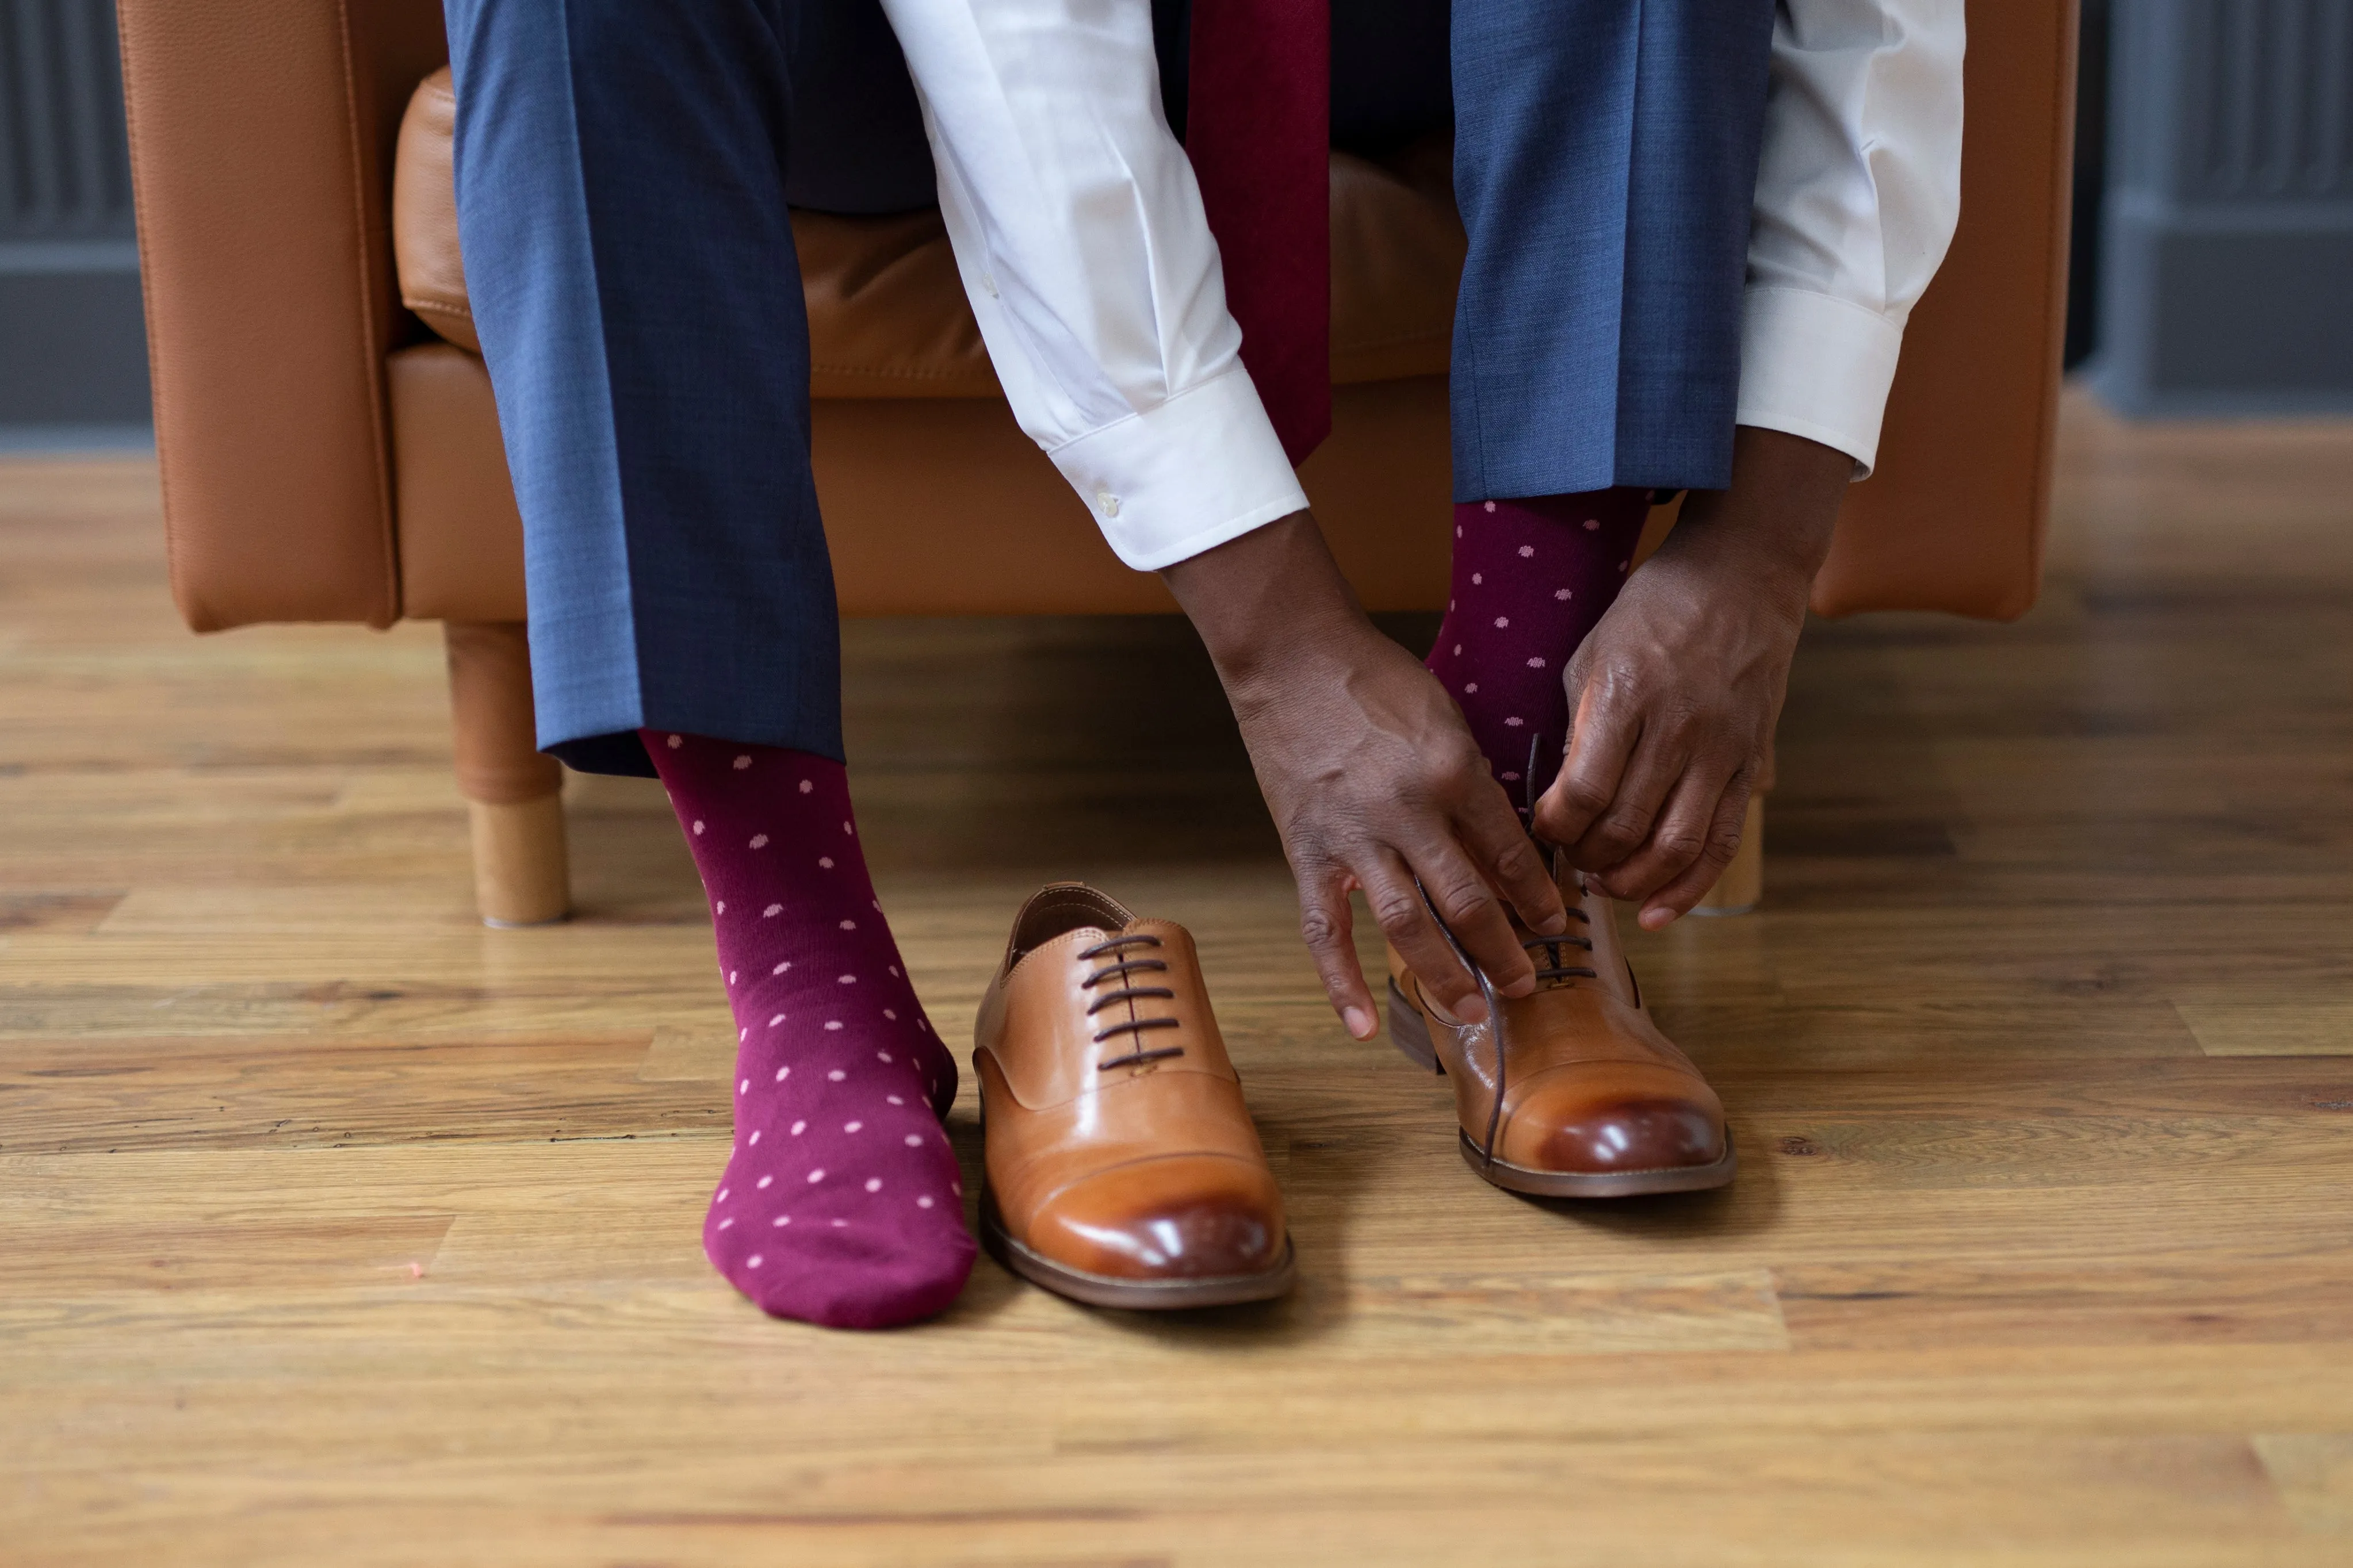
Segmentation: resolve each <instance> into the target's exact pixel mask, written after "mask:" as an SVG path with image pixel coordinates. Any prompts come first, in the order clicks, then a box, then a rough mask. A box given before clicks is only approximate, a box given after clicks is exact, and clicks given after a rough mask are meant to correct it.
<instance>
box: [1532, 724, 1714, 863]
mask: <svg viewBox="0 0 2353 1568" xmlns="http://www.w3.org/2000/svg"><path fill="white" fill-rule="evenodd" d="M1690 762H1691V754H1690V752H1688V751H1687V750H1686V749H1685V748H1684V747H1683V743H1682V741H1681V738H1680V736H1679V734H1678V733H1677V731H1675V730H1670V729H1669V728H1668V727H1667V726H1665V725H1646V726H1645V727H1644V728H1643V731H1642V733H1641V738H1640V739H1639V740H1637V741H1636V742H1635V744H1634V752H1633V755H1632V756H1631V757H1630V758H1628V759H1627V762H1626V766H1625V769H1624V771H1623V772H1622V773H1620V776H1619V779H1618V791H1617V794H1616V795H1614V796H1613V797H1612V798H1611V800H1610V802H1609V809H1608V810H1606V811H1604V812H1602V813H1601V815H1600V816H1598V817H1596V818H1595V819H1594V821H1593V824H1592V826H1589V827H1588V828H1587V829H1586V830H1585V833H1584V836H1583V837H1579V838H1577V839H1575V840H1573V841H1571V842H1570V843H1567V844H1566V845H1563V846H1562V847H1563V848H1565V849H1567V851H1568V858H1569V861H1570V863H1571V864H1573V865H1576V866H1577V867H1580V868H1583V869H1585V870H1588V871H1607V870H1609V869H1610V868H1613V867H1616V866H1619V865H1621V864H1623V863H1624V861H1625V860H1626V858H1628V857H1629V856H1630V855H1632V854H1633V853H1634V852H1635V851H1636V850H1638V849H1640V848H1641V847H1642V846H1643V845H1644V844H1646V843H1648V842H1649V841H1650V837H1651V828H1652V826H1655V825H1656V824H1657V822H1658V820H1659V814H1660V812H1661V811H1662V810H1663V809H1664V808H1665V806H1666V804H1667V798H1668V796H1669V795H1672V794H1673V793H1674V789H1675V786H1676V785H1677V784H1680V783H1682V782H1683V774H1684V773H1685V772H1687V771H1688V769H1689V766H1690Z"/></svg>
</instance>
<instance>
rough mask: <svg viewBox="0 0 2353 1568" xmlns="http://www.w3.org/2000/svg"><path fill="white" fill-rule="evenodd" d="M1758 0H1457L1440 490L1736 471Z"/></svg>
mask: <svg viewBox="0 0 2353 1568" xmlns="http://www.w3.org/2000/svg"><path fill="white" fill-rule="evenodd" d="M1772 39H1773V5H1772V0H1476V3H1474V0H1460V3H1458V4H1457V5H1455V6H1454V24H1453V71H1454V124H1455V141H1454V194H1455V200H1456V202H1457V203H1458V205H1460V206H1461V210H1462V219H1463V225H1464V226H1465V227H1466V228H1467V229H1468V230H1469V231H1470V237H1471V252H1470V257H1469V259H1468V261H1467V262H1466V263H1465V265H1464V267H1463V271H1462V290H1461V295H1460V296H1459V297H1458V299H1457V301H1456V306H1455V312H1454V363H1453V375H1452V382H1451V385H1452V393H1453V423H1454V499H1455V500H1466V501H1467V500H1488V499H1490V498H1495V497H1518V496H1546V495H1563V494H1568V493H1572V492H1575V491H1579V490H1598V489H1608V488H1609V487H1611V486H1616V485H1649V486H1653V487H1657V488H1661V489H1685V488H1690V489H1720V488H1722V487H1723V486H1724V485H1725V484H1727V483H1728V482H1730V479H1731V475H1732V432H1733V415H1734V412H1735V410H1736V407H1737V405H1738V397H1739V388H1740V311H1741V285H1742V280H1743V278H1744V275H1745V273H1746V257H1747V247H1748V227H1749V212H1750V208H1751V205H1752V204H1753V203H1754V200H1755V195H1756V190H1757V155H1758V153H1759V151H1760V149H1761V147H1762V143H1763V137H1764V123H1765V89H1766V80H1767V67H1768V63H1769V61H1770V58H1771V50H1772Z"/></svg>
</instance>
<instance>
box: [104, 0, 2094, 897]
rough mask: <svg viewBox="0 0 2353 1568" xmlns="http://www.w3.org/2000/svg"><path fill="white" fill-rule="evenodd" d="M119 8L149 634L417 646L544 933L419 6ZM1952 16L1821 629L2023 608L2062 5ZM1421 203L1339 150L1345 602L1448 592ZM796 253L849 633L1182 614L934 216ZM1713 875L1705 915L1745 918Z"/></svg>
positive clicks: (558, 828) (2054, 232) (2044, 392)
mask: <svg viewBox="0 0 2353 1568" xmlns="http://www.w3.org/2000/svg"><path fill="white" fill-rule="evenodd" d="M119 9H120V14H121V37H122V52H123V65H124V82H125V89H126V98H127V100H128V103H129V107H130V130H131V156H132V173H133V176H134V181H135V188H136V195H137V202H138V212H139V234H140V246H141V254H142V277H143V279H144V287H145V290H146V302H147V328H148V339H149V345H150V350H151V353H152V357H153V370H154V387H155V426H156V440H157V446H158V448H159V452H160V456H161V459H162V466H163V480H164V521H165V529H166V536H167V541H168V548H169V553H170V559H171V571H172V584H173V592H174V596H175V598H176V600H177V602H178V604H179V605H180V608H181V611H182V613H183V614H184V615H185V617H186V618H187V621H188V623H189V625H190V626H192V627H194V628H195V630H198V631H214V630H219V629H222V628H225V627H229V626H243V625H248V624H251V623H255V622H263V621H353V622H358V623H361V624H364V625H367V626H379V627H380V626H389V625H390V624H391V623H393V622H394V621H396V620H398V619H401V618H402V617H404V616H406V617H411V618H425V619H436V620H439V621H441V622H443V623H444V626H445V628H446V631H447V637H448V652H449V673H450V701H451V707H452V709H453V710H454V715H455V728H456V740H457V769H458V781H459V787H460V789H461V791H462V792H463V794H464V795H465V796H466V798H467V800H468V801H469V802H470V805H471V811H472V817H473V832H474V853H475V866H476V881H477V889H478V892H479V895H480V903H481V908H482V912H483V914H484V916H485V918H487V919H491V920H492V921H499V922H501V923H507V922H514V923H525V922H531V921H542V920H548V919H554V918H555V917H557V916H559V915H561V914H562V913H563V912H564V910H565V906H566V904H567V902H568V895H567V892H566V884H565V846H564V826H563V813H562V807H561V805H560V804H559V798H558V787H559V782H560V779H559V770H558V768H557V765H556V764H555V763H554V761H552V760H551V759H549V758H546V757H543V756H542V755H540V754H539V753H538V752H537V751H536V750H535V749H534V747H533V730H532V713H531V689H530V679H529V675H530V667H529V655H528V653H527V651H526V650H525V647H524V644H523V638H522V618H523V584H522V532H521V525H520V523H519V521H518V520H517V518H516V514H515V510H514V500H513V496H512V490H511V489H510V486H509V483H508V479H507V473H506V466H505V460H504V457H503V454H502V451H501V446H500V441H499V434H498V425H497V418H496V414H495V411H494V408H493V405H492V402H491V384H490V378H489V376H488V375H487V374H485V372H484V370H483V368H482V363H481V360H480V357H479V354H478V353H477V352H476V350H475V344H474V341H473V331H472V320H471V317H470V314H469V313H468V311H467V308H466V300H465V289H464V275H463V272H462V270H461V269H460V268H459V258H458V248H457V229H456V221H455V215H454V210H453V207H452V202H451V195H450V188H449V159H448V125H449V120H450V104H449V102H448V87H447V78H446V75H439V74H437V73H438V72H439V69H440V68H441V66H442V64H443V62H444V60H445V59H446V58H447V49H446V45H445V42H444V39H443V36H442V30H441V11H440V5H439V0H372V3H371V4H368V5H341V4H337V3H335V0H206V4H204V5H188V4H186V3H185V0H120V5H119ZM1969 24H1970V37H1969V46H1968V103H1969V113H1968V132H1967V146H1966V152H1965V164H1964V176H1963V202H1962V216H1961V223H1960V229H1959V232H1958V234H1957V237H1956V239H1955V241H1954V245H1953V248H1952V252H1951V255H1950V258H1949V259H1947V262H1946V264H1945V267H1944V269H1943V271H1942V272H1941V273H1940V274H1939V275H1938V277H1937V279H1936V283H1935V285H1934V286H1933V287H1932V288H1931V289H1930V290H1929V292H1928V294H1927V297H1926V299H1925V300H1923V301H1922V302H1921V304H1920V306H1919V308H1918V310H1917V311H1916V312H1915V315H1914V318H1913V321H1912V325H1911V328H1910V331H1909V334H1908V336H1907V339H1906V342H1905V356H1904V362H1903V368H1902V372H1901V374H1899V375H1898V377H1897V380H1896V384H1895V390H1894V397H1893V399H1892V401H1891V404H1890V406H1889V409H1888V415H1887V420H1886V426H1885V434H1884V437H1883V445H1882V448H1881V453H1880V461H1879V467H1878V470H1877V473H1876V474H1875V476H1874V477H1873V479H1870V480H1869V481H1867V482H1866V483H1864V484H1862V485H1859V486H1857V487H1856V488H1855V489H1854V491H1853V492H1852V498H1851V499H1850V500H1849V502H1848V504H1847V507H1846V510H1845V511H1844V513H1843V514H1842V515H1841V520H1840V524H1839V532H1838V538H1837V542H1836V545H1835V546H1834V548H1833V550H1832V552H1831V559H1830V562H1829V564H1828V565H1827V566H1825V568H1824V569H1823V571H1822V574H1821V576H1820V579H1819V580H1818V581H1817V583H1816V584H1815V589H1814V607H1815V608H1816V609H1817V610H1818V611H1820V613H1822V614H1824V615H1832V616H1836V615H1844V614H1849V613H1852V612H1854V611H1858V610H1868V609H1936V610H1948V611H1953V612H1957V613H1959V614H1962V615H1969V616H1989V617H1998V618H2008V617H2012V616H2018V615H2020V614H2022V613H2023V612H2024V611H2025V610H2026V608H2027V607H2028V605H2031V603H2032V602H2033V599H2034V595H2035V592H2036V587H2037V584H2038V581H2039V577H2040V571H2041V560H2042V533H2043V523H2044V519H2045V513H2046V510H2047V504H2048V493H2049V479H2050V466H2051V452H2052V431H2053V426H2054V423H2055V419H2056V396H2057V385H2058V366H2059V342H2060V328H2061V318H2062V313H2063V279H2064V272H2065V249H2066V234H2067V229H2066V214H2067V202H2068V166H2069V157H2070V142H2071V132H2072V122H2073V80H2074V71H2073V56H2074V33H2075V26H2074V7H2073V5H2072V4H2063V5H1998V6H1997V5H1983V6H1977V7H1973V8H1972V13H1971V16H1970V18H1969ZM1432 173H1433V172H1432V171H1430V170H1428V169H1424V168H1417V167H1415V166H1412V165H1410V164H1408V165H1405V166H1401V167H1398V168H1394V169H1390V168H1378V167H1375V166H1374V165H1372V164H1370V163H1364V162H1362V161H1360V160H1356V159H1352V158H1348V157H1346V156H1345V155H1335V157H1334V159H1333V171H1332V195H1333V201H1332V223H1333V230H1334V244H1333V247H1332V250H1333V258H1334V263H1333V265H1334V277H1333V375H1334V380H1335V384H1336V391H1335V416H1334V427H1333V434H1332V437H1331V438H1330V439H1329V440H1328V441H1327V442H1325V444H1324V447H1322V449H1320V450H1319V451H1318V452H1317V453H1316V454H1315V455H1314V458H1311V459H1310V460H1309V461H1308V463H1307V464H1306V465H1305V467H1304V468H1303V480H1304V482H1305V485H1306V488H1307V490H1308V493H1309V495H1310V497H1311V498H1312V499H1313V500H1314V506H1315V510H1316V514H1317V516H1318V517H1319V519H1321V521H1322V522H1323V525H1324V531H1325V532H1326V533H1327V534H1328V535H1329V537H1330V539H1331V542H1332V546H1333V550H1334V552H1335V554H1336V555H1337V556H1338V558H1339V561H1340V563H1341V565H1342V567H1343V568H1344V569H1345V571H1346V572H1347V574H1348V575H1349V577H1350V578H1351V580H1352V581H1353V582H1354V583H1355V584H1356V588H1357V591H1358V593H1359V594H1360V595H1362V596H1363V598H1364V600H1365V602H1366V605H1369V606H1370V607H1372V608H1375V609H1427V608H1435V607H1437V606H1438V605H1440V603H1442V601H1443V599H1444V595H1445V583H1446V569H1447V544H1448V530H1447V527H1446V520H1447V516H1448V512H1447V500H1448V441H1447V430H1446V397H1445V373H1446V357H1447V348H1448V342H1449V337H1450V322H1451V313H1452V308H1453V289H1454V283H1455V279H1456V276H1457V274H1458V272H1459V269H1460V267H1461V251H1462V240H1461V227H1460V225H1459V223H1458V222H1457V220H1456V218H1455V216H1454V213H1453V209H1452V206H1451V200H1450V198H1449V197H1448V196H1447V195H1446V192H1445V184H1444V174H1443V168H1442V165H1441V166H1440V168H1439V169H1438V170H1436V171H1435V172H1434V173H1435V177H1432ZM794 232H795V237H796V239H797V244H798V246H799V248H800V253H801V266H802V270H803V274H804V277H805V279H806V285H807V296H808V306H809V320H810V339H811V345H812V351H813V353H812V358H813V360H814V362H815V384H814V389H813V390H814V392H815V395H816V406H815V417H814V426H815V436H814V439H815V445H816V464H817V477H818V491H819V495H820V499H821V500H822V502H823V505H824V510H825V518H826V528H827V534H828V539H829V541H830V542H831V545H832V550H833V557H834V570H835V576H836V580H837V582H838V584H839V594H840V599H841V605H842V609H843V610H844V612H845V613H848V614H850V615H1036V614H1077V613H1097V612H1106V611H1156V610H1168V609H1173V608H1174V605H1173V603H1172V602H1171V601H1170V599H1169V598H1168V596H1167V595H1166V592H1165V591H1164V590H1163V589H1162V587H1161V585H1160V584H1159V582H1158V580H1157V579H1156V578H1155V577H1152V576H1150V575H1147V574H1137V573H1133V572H1130V571H1128V570H1127V569H1126V568H1124V567H1123V566H1122V565H1121V564H1120V563H1118V561H1117V560H1116V559H1115V558H1114V557H1113V555H1112V554H1111V552H1110V550H1109V549H1108V547H1107V546H1105V545H1104V544H1103V542H1102V540H1101V538H1100V537H1099V535H1098V534H1097V533H1096V531H1095V528H1094V525H1093V523H1092V520H1091V519H1090V518H1089V516H1088V514H1087V512H1086V510H1085V509H1084V508H1083V507H1082V506H1081V505H1080V504H1079V502H1078V501H1077V500H1075V499H1074V498H1073V497H1072V496H1071V494H1070V492H1069V490H1068V489H1066V488H1065V486H1064V485H1063V483H1062V480H1061V479H1060V476H1059V475H1058V474H1057V473H1056V472H1055V470H1054V468H1053V467H1052V465H1051V464H1050V463H1049V462H1048V461H1047V460H1046V458H1044V457H1043V456H1042V455H1040V454H1039V451H1038V450H1037V448H1036V447H1034V446H1032V445H1031V444H1030V442H1029V440H1028V438H1027V437H1024V436H1023V435H1022V434H1021V432H1020V430H1019V429H1018V427H1017V426H1015V424H1014V422H1013V418H1012V416H1011V413H1010V412H1009V411H1008V408H1007V407H1006V405H1005V403H1004V401H1003V399H1002V397H1001V396H1000V395H999V394H998V391H997V383H996V379H995V377H994V375H993V374H991V372H990V370H989V367H988V362H987V355H986V353H984V352H983V350H982V347H981V343H980V338H979V332H978V331H977V329H976V326H975V324H974V322H973V320H972V317H971V314H970V312H969V310H967V309H966V307H965V301H964V298H963V295H962V293H961V291H960V289H959V288H958V285H957V282H956V277H955V268H954V267H953V265H952V263H951V260H950V258H949V255H948V250H947V241H946V238H945V237H944V233H943V232H942V230H941V227H940V225H939V222H938V220H937V218H936V216H934V215H917V216H904V217H884V218H841V217H829V216H819V215H815V214H803V215H800V216H798V217H797V219H796V222H795V226H794ZM941 516H953V517H954V518H955V527H954V528H953V529H936V530H934V531H930V532H928V533H927V534H926V536H925V537H924V539H923V548H921V549H910V548H908V539H907V531H908V530H909V529H911V528H917V527H922V526H923V524H921V523H920V522H918V521H912V520H920V519H923V518H928V517H941ZM1665 521H1666V520H1665V519H1664V518H1663V517H1662V518H1659V519H1654V524H1656V525H1661V526H1662V525H1663V523H1664V522H1665ZM1751 826H1752V829H1754V828H1755V827H1756V826H1757V822H1756V819H1755V817H1754V816H1753V815H1752V821H1751ZM1756 841H1757V835H1756V834H1755V832H1754V831H1752V833H1751V836H1750V842H1751V845H1752V846H1753V845H1754V844H1755V843H1756ZM1745 859H1746V865H1745V866H1743V867H1736V875H1730V876H1727V878H1726V880H1725V884H1724V885H1722V886H1720V887H1719V889H1718V890H1717V893H1716V894H1715V895H1714V897H1713V901H1714V902H1715V903H1716V904H1717V905H1719V906H1726V905H1740V904H1745V903H1747V902H1752V901H1753V900H1754V896H1755V882H1754V879H1755V875H1756V861H1755V857H1754V855H1753V854H1747V855H1746V856H1745Z"/></svg>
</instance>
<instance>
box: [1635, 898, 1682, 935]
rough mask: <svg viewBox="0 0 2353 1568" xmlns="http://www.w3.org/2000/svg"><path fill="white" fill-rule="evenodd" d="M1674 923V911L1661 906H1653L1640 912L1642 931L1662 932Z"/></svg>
mask: <svg viewBox="0 0 2353 1568" xmlns="http://www.w3.org/2000/svg"><path fill="white" fill-rule="evenodd" d="M1674 923H1675V911H1674V910H1671V909H1668V908H1667V907H1666V906H1665V905H1663V904H1653V905H1651V907H1650V908H1649V909H1647V910H1643V911H1642V929H1643V930H1644V931H1664V930H1666V929H1667V928H1668V927H1669V926H1671V925H1672V924H1674Z"/></svg>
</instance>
